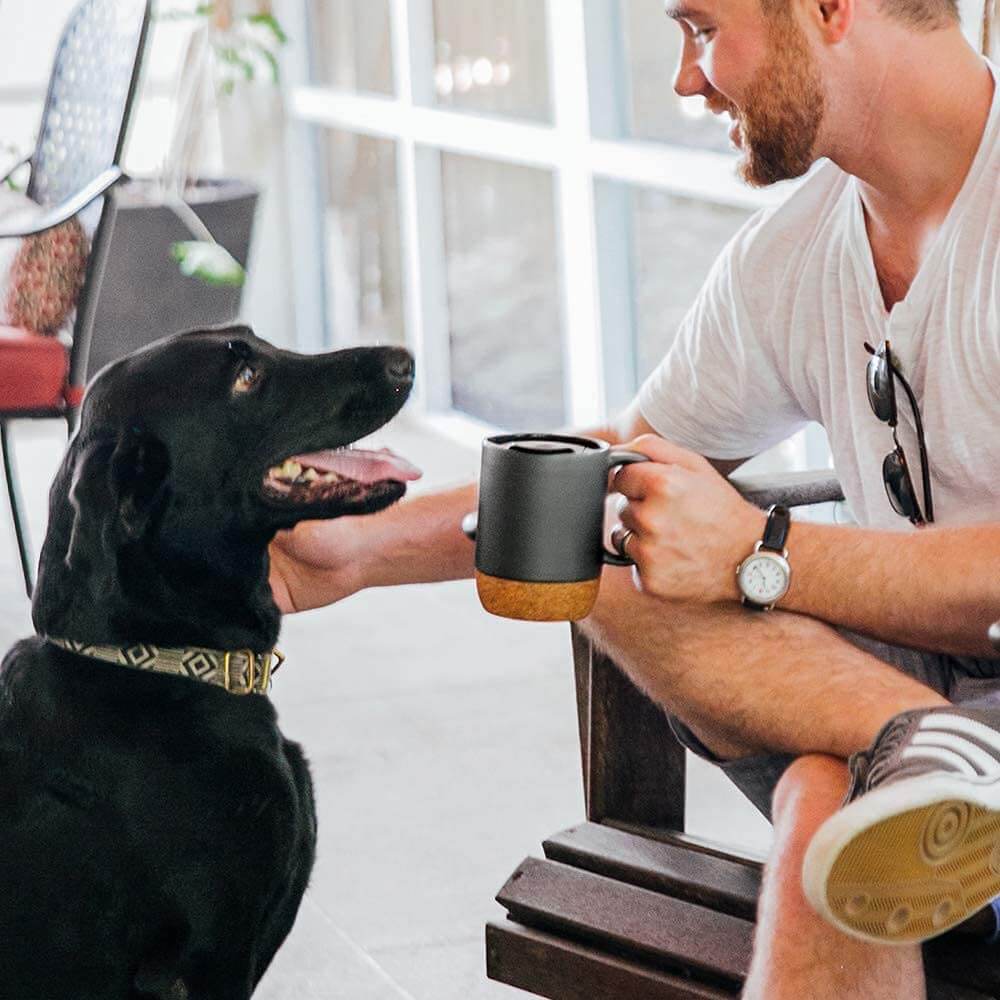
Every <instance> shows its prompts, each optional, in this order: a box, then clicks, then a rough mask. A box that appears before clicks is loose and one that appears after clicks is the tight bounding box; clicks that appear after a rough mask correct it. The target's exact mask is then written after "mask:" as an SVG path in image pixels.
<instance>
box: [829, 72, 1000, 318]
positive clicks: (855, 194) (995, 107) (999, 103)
mask: <svg viewBox="0 0 1000 1000" xmlns="http://www.w3.org/2000/svg"><path fill="white" fill-rule="evenodd" d="M984 62H985V63H986V66H987V68H988V69H989V71H990V73H992V75H993V101H992V103H991V104H990V112H989V115H988V116H987V118H986V125H985V127H984V128H983V134H982V136H981V137H980V140H979V148H978V149H977V150H976V155H975V156H974V157H973V159H972V164H971V165H970V167H969V171H968V173H967V174H966V176H965V180H964V181H963V183H962V187H961V189H960V190H959V192H958V194H957V195H956V196H955V200H954V201H953V202H952V203H951V207H950V208H949V209H948V212H947V214H946V215H945V218H944V221H943V222H942V223H941V225H940V226H939V227H938V231H937V233H936V234H935V235H934V239H933V240H932V242H931V245H930V248H929V249H928V251H927V253H926V254H925V255H924V258H923V260H921V262H920V266H919V268H918V269H917V273H916V274H915V275H914V277H913V281H912V282H911V283H910V287H909V289H908V290H907V293H906V295H905V296H904V297H903V298H902V299H900V300H899V301H898V302H897V303H895V305H894V306H893V307H892V309H891V310H890V309H887V308H886V305H885V299H884V298H883V296H882V288H881V286H880V285H879V280H878V274H877V273H876V270H875V256H874V254H873V253H872V246H871V241H870V240H869V238H868V229H867V226H866V225H865V209H864V202H863V201H862V199H861V187H860V184H859V183H858V179H857V177H855V176H854V175H853V174H851V175H848V184H847V188H846V195H847V197H848V198H849V199H850V220H849V224H848V238H849V239H850V241H851V243H852V245H853V249H854V251H855V259H856V260H857V261H858V262H859V264H860V266H861V268H862V269H863V273H862V275H861V277H862V280H863V281H864V282H865V284H866V287H867V288H868V289H869V298H868V304H869V308H870V309H871V312H872V318H873V319H874V320H875V321H876V323H878V324H879V326H880V327H885V326H887V325H888V324H889V323H890V321H892V322H893V324H894V325H897V324H900V323H906V322H907V321H908V320H909V319H910V317H912V316H914V315H920V314H921V313H922V312H923V310H924V307H925V305H926V302H927V298H928V295H929V294H930V292H931V290H932V289H933V287H934V277H935V273H936V270H937V264H938V262H939V260H940V258H941V256H942V255H943V254H944V253H945V251H946V249H947V247H948V246H949V244H950V243H951V241H952V240H953V239H954V236H955V232H956V229H957V225H958V220H959V219H960V218H961V216H962V214H963V213H964V211H965V207H966V204H967V203H968V201H969V198H970V197H971V195H972V192H973V191H974V190H975V188H976V185H977V183H978V181H979V178H980V176H981V175H982V173H983V171H984V170H985V168H986V164H987V162H988V161H989V159H990V156H991V155H992V154H993V146H994V143H993V141H992V140H993V139H994V138H995V136H996V133H997V132H998V131H1000V71H998V68H997V67H996V66H994V65H993V63H992V62H990V60H988V59H986V60H984Z"/></svg>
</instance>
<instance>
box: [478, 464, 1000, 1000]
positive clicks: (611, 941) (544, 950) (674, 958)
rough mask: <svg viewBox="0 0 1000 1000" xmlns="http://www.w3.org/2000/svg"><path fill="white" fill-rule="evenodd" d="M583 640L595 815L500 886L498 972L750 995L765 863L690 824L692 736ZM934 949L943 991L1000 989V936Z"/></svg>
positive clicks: (493, 971)
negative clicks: (746, 987) (746, 984)
mask: <svg viewBox="0 0 1000 1000" xmlns="http://www.w3.org/2000/svg"><path fill="white" fill-rule="evenodd" d="M833 485H834V486H835V483H834V484H833ZM741 486H742V488H744V492H745V493H746V494H747V495H749V496H751V497H752V498H753V499H755V500H756V501H759V502H761V504H762V505H765V504H766V502H768V501H770V500H771V499H773V494H772V493H770V492H768V491H767V490H764V489H763V488H762V489H761V490H759V491H757V492H755V491H754V488H753V484H747V483H745V482H744V483H742V484H741ZM809 489H811V487H809ZM831 490H832V487H831V486H830V483H829V482H828V483H827V484H826V487H825V489H824V490H822V491H820V493H821V494H822V495H820V494H816V496H815V498H818V499H830V498H831V497H832V495H833V494H832V493H831ZM834 492H839V490H836V491H834ZM800 493H801V490H800ZM782 495H783V496H786V495H787V494H782ZM810 498H813V493H811V492H808V490H807V494H806V502H809V499H810ZM801 500H802V498H801V495H799V496H798V501H799V502H801ZM573 654H574V663H575V670H576V692H577V709H578V715H579V725H580V746H581V757H582V765H583V778H584V792H585V798H586V817H587V821H586V822H585V823H582V824H580V825H579V826H575V827H572V828H571V829H569V830H565V831H563V832H561V833H557V834H555V835H553V836H552V837H550V838H549V839H548V840H546V841H545V842H544V844H543V845H542V851H543V854H544V858H527V859H525V860H524V861H523V862H522V863H521V864H520V865H518V867H517V869H516V870H515V871H514V872H513V874H512V875H511V876H510V878H509V879H508V880H507V882H506V884H505V885H504V886H503V888H502V889H501V890H500V892H499V894H498V895H497V900H498V901H499V902H500V903H501V905H502V906H503V907H504V908H505V909H506V910H507V920H506V921H502V922H492V923H490V924H488V925H487V927H486V964H487V975H488V976H489V978H491V979H494V980H497V981H498V982H502V983H507V984H508V985H510V986H516V987H518V988H520V989H522V990H527V991H528V992H530V993H534V994H537V995H538V996H543V997H549V998H550V1000H709V998H711V1000H722V998H732V997H736V996H739V993H740V990H741V988H742V983H743V980H744V979H745V977H746V974H747V969H748V967H749V963H750V955H751V946H752V939H753V931H754V919H755V909H756V901H757V894H758V891H759V888H760V864H759V863H758V862H755V861H753V860H749V859H747V858H745V857H740V856H738V855H736V854H733V853H729V852H728V851H727V850H726V849H724V848H723V847H720V846H719V845H716V844H710V843H708V842H705V841H702V840H698V839H696V838H693V837H690V836H688V835H687V834H685V833H684V798H685V796H684V791H685V761H684V750H683V749H682V747H681V746H680V744H679V743H678V742H677V741H676V739H675V738H674V736H673V733H672V732H671V730H670V728H669V725H668V723H667V719H666V716H665V715H664V714H663V712H662V711H661V710H660V709H659V708H658V707H657V706H656V705H655V704H653V703H652V702H651V701H650V700H649V699H648V698H646V697H645V696H644V695H643V694H642V693H640V692H639V691H638V689H637V688H635V687H634V685H632V683H631V682H630V681H629V680H628V679H627V678H626V677H625V676H624V674H623V673H622V672H621V671H620V670H619V669H618V668H617V667H616V666H615V664H614V663H613V662H612V661H611V660H610V659H608V658H607V657H605V656H603V655H602V654H600V653H599V652H598V651H596V650H595V649H593V648H592V647H591V645H590V643H589V642H588V641H587V639H586V638H585V637H584V636H583V635H582V634H581V633H580V632H579V631H578V630H576V629H575V628H574V629H573ZM924 954H925V965H926V968H927V972H928V993H929V996H930V997H931V998H932V1000H986V998H990V997H1000V950H998V949H996V948H991V947H989V946H987V945H985V944H984V943H982V942H981V941H979V940H978V939H977V938H975V937H971V936H969V935H968V934H962V933H961V932H960V931H955V932H953V933H951V934H948V935H945V936H944V937H942V938H939V939H937V940H935V941H932V942H929V943H928V944H927V945H925V948H924ZM873 1000H875V998H873Z"/></svg>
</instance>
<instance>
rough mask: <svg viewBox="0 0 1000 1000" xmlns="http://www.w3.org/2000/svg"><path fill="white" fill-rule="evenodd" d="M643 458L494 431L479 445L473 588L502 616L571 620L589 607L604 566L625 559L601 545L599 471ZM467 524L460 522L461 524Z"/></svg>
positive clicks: (581, 441) (576, 440) (590, 441)
mask: <svg viewBox="0 0 1000 1000" xmlns="http://www.w3.org/2000/svg"><path fill="white" fill-rule="evenodd" d="M646 461H648V458H647V457H646V456H645V455H642V454H639V453H638V452H634V451H625V450H622V449H618V448H612V447H611V446H610V445H609V444H608V443H607V442H605V441H599V440H597V439H596V438H588V437H576V436H570V435H563V434H501V435H498V436H496V437H491V438H487V439H486V440H485V441H484V442H483V453H482V471H481V475H480V481H479V512H478V518H477V520H476V524H475V525H474V526H473V525H472V524H471V523H467V524H465V525H464V527H465V528H466V530H467V533H469V534H470V536H471V535H472V534H474V536H475V539H476V589H477V591H478V593H479V600H480V602H481V603H482V605H483V607H484V608H485V609H486V610H487V611H489V612H491V613H493V614H495V615H501V616H502V617H504V618H518V619H522V620H528V621H576V620H577V619H580V618H585V617H586V616H587V615H588V614H589V613H590V611H591V609H592V608H593V606H594V602H595V601H596V600H597V592H598V589H599V586H600V579H601V567H602V566H603V565H604V564H605V563H611V564H612V565H615V566H631V565H633V564H632V561H631V560H630V559H628V558H626V557H624V556H622V555H620V554H619V553H617V552H611V551H609V550H608V549H606V548H605V546H604V542H603V537H602V536H603V528H604V501H605V499H606V497H607V489H608V473H609V472H610V470H611V469H613V468H614V467H615V466H617V465H627V464H630V463H632V462H646ZM468 521H471V518H470V519H467V522H468Z"/></svg>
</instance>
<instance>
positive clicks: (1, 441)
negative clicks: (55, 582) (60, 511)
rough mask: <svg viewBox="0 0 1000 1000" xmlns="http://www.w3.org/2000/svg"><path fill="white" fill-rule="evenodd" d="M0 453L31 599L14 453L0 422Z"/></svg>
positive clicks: (27, 591)
mask: <svg viewBox="0 0 1000 1000" xmlns="http://www.w3.org/2000/svg"><path fill="white" fill-rule="evenodd" d="M0 452H3V471H4V478H5V479H6V480H7V497H8V499H9V500H10V512H11V515H12V516H13V521H14V535H15V536H16V538H17V551H18V555H19V556H20V557H21V573H22V575H23V576H24V589H25V592H26V593H27V595H28V598H29V600H30V599H31V592H32V590H34V582H33V580H32V575H31V556H30V555H29V553H28V536H27V529H26V526H25V524H24V521H23V519H22V517H21V504H20V496H19V494H18V489H17V475H16V470H15V468H14V453H13V451H12V449H11V444H10V440H9V438H8V437H7V422H6V421H5V420H0Z"/></svg>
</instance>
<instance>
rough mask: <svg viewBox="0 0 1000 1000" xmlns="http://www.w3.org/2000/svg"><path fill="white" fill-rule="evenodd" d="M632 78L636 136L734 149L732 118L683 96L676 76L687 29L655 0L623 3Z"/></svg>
mask: <svg viewBox="0 0 1000 1000" xmlns="http://www.w3.org/2000/svg"><path fill="white" fill-rule="evenodd" d="M618 2H619V3H620V4H621V20H622V30H623V33H624V41H625V52H626V56H627V61H628V66H629V71H630V75H631V95H630V107H631V112H632V123H631V130H630V131H631V134H632V136H633V137H635V138H637V139H654V140H658V141H661V142H670V143H675V144H677V145H680V146H693V147H695V148H698V149H712V150H717V151H719V152H727V151H731V150H730V145H729V117H728V116H727V115H713V114H712V113H711V112H709V111H707V110H706V109H705V102H704V100H703V99H702V98H701V97H683V98H682V97H678V96H677V95H676V94H675V93H674V91H673V79H674V72H675V70H676V68H677V63H678V61H679V60H680V54H681V37H682V36H681V30H680V28H679V27H678V26H677V25H676V24H674V23H673V22H672V21H671V20H670V19H669V18H668V17H667V16H666V15H665V14H664V13H663V5H662V4H660V3H655V2H653V3H651V2H650V0H618Z"/></svg>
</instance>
